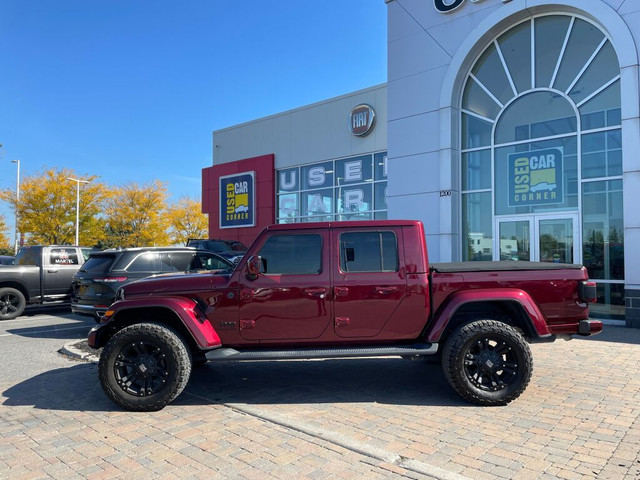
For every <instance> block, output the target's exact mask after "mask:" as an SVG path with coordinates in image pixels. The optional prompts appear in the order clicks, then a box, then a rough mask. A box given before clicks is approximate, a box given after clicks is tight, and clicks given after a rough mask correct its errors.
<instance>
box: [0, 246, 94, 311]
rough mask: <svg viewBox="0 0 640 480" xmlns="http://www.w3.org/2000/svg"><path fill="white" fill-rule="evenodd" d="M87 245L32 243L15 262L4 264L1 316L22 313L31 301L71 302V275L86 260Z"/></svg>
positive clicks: (0, 279) (0, 287)
mask: <svg viewBox="0 0 640 480" xmlns="http://www.w3.org/2000/svg"><path fill="white" fill-rule="evenodd" d="M84 250H86V247H75V246H70V245H28V246H24V247H21V248H20V250H19V251H18V255H16V257H15V262H14V264H13V265H5V266H4V267H2V268H0V320H11V319H13V318H16V317H19V316H20V315H22V312H23V311H24V309H25V307H26V306H27V304H49V303H68V302H69V299H70V297H71V277H73V274H74V273H76V272H77V271H78V269H79V268H80V266H81V265H82V264H83V263H84V258H85V257H84V254H83V251H84Z"/></svg>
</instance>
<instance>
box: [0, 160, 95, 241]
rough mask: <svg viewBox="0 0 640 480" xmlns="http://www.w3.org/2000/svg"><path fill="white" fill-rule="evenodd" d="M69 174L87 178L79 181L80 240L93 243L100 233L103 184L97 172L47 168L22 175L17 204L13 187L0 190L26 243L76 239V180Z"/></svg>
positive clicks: (1, 196)
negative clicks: (14, 215)
mask: <svg viewBox="0 0 640 480" xmlns="http://www.w3.org/2000/svg"><path fill="white" fill-rule="evenodd" d="M68 178H77V179H81V180H86V181H89V182H90V183H88V184H85V183H82V184H81V185H80V219H79V220H80V221H79V227H80V228H79V231H80V241H79V243H80V244H81V245H89V246H91V245H94V244H96V243H98V242H99V241H100V240H101V238H102V237H103V231H102V226H101V220H100V216H99V214H100V211H101V209H102V203H103V201H104V197H105V195H104V192H105V191H106V189H105V188H104V185H103V184H102V183H100V182H97V181H96V179H97V177H96V176H82V175H78V174H77V173H76V172H75V171H73V170H69V169H60V170H57V169H49V170H44V171H43V172H41V173H37V174H34V175H30V176H24V177H23V178H22V179H21V182H20V204H19V205H17V206H16V194H15V191H14V190H10V189H7V190H2V191H0V199H2V200H5V201H6V202H8V203H10V204H11V205H12V207H13V209H14V211H15V210H16V207H17V213H18V230H19V231H20V232H22V234H23V235H24V236H25V237H26V243H28V244H58V245H70V244H73V243H74V242H75V224H76V192H77V183H76V182H73V181H71V180H68Z"/></svg>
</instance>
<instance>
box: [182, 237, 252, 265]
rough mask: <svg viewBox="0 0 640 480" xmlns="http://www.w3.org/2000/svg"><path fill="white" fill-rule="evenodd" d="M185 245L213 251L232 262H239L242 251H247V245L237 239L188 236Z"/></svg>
mask: <svg viewBox="0 0 640 480" xmlns="http://www.w3.org/2000/svg"><path fill="white" fill-rule="evenodd" d="M187 247H194V248H197V249H198V250H208V251H210V252H215V253H217V254H218V255H220V256H222V257H224V258H226V259H227V260H229V261H231V262H234V263H237V262H239V261H240V259H241V258H242V256H243V255H244V252H246V251H247V247H245V246H244V245H243V244H242V243H241V242H238V241H237V240H220V239H215V238H210V239H200V238H190V239H189V240H187Z"/></svg>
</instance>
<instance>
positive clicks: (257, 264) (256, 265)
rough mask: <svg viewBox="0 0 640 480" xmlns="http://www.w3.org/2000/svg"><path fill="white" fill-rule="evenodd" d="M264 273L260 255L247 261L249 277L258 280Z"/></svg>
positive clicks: (253, 256)
mask: <svg viewBox="0 0 640 480" xmlns="http://www.w3.org/2000/svg"><path fill="white" fill-rule="evenodd" d="M261 272H262V259H261V258H260V256H258V255H252V256H251V257H249V258H248V259H247V275H248V276H250V277H253V278H256V277H257V276H258V275H260V273H261Z"/></svg>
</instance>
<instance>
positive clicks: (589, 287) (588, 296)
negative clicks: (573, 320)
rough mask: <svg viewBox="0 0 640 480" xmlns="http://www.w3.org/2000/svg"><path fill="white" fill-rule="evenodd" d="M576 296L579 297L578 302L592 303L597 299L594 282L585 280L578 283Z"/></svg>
mask: <svg viewBox="0 0 640 480" xmlns="http://www.w3.org/2000/svg"><path fill="white" fill-rule="evenodd" d="M578 295H579V296H580V300H582V301H583V302H586V303H593V302H595V301H596V300H597V299H598V294H597V292H596V282H594V281H592V280H585V281H583V282H580V285H579V286H578Z"/></svg>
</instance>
